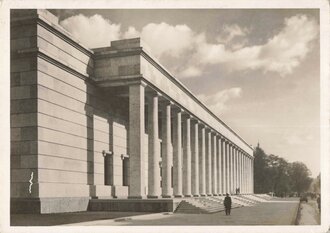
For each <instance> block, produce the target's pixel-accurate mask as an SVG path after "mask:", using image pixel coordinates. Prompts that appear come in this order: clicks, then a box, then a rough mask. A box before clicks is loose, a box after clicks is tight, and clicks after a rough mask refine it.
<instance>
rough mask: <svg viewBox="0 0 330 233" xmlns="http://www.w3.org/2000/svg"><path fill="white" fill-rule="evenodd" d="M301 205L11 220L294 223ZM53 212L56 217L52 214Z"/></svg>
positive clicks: (16, 219)
mask: <svg viewBox="0 0 330 233" xmlns="http://www.w3.org/2000/svg"><path fill="white" fill-rule="evenodd" d="M298 206H299V200H298V199H297V198H281V199H274V200H270V201H267V202H262V203H259V204H257V205H254V206H249V207H241V208H237V209H232V213H231V215H230V216H226V215H225V213H224V212H223V211H222V212H217V213H213V214H177V213H174V214H173V213H152V214H151V213H132V212H130V213H128V212H126V213H125V212H93V213H90V212H82V213H76V214H74V213H70V214H69V213H67V214H49V215H48V216H47V217H43V216H42V217H41V216H40V215H39V216H34V218H33V217H32V218H31V217H30V216H29V215H28V216H27V215H25V219H24V221H22V220H23V219H22V218H23V217H24V216H19V215H12V219H11V220H12V221H11V223H12V225H21V226H22V223H23V222H24V224H25V225H35V224H38V222H39V223H40V224H42V225H47V223H48V225H62V224H64V225H77V226H148V225H152V226H154V225H158V226H166V225H174V226H175V225H176V226H178V225H191V226H198V225H294V224H295V221H296V216H297V210H298ZM53 216H56V217H55V218H52V217H53ZM29 218H30V219H29ZM38 218H39V219H38ZM42 218H43V219H42ZM61 218H62V220H61V221H60V219H61ZM31 219H32V221H31ZM56 219H57V220H56ZM78 220H80V221H78ZM40 221H42V222H40ZM24 224H23V225H24ZM40 226H41V225H40Z"/></svg>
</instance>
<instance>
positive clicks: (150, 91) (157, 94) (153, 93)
mask: <svg viewBox="0 0 330 233" xmlns="http://www.w3.org/2000/svg"><path fill="white" fill-rule="evenodd" d="M145 95H146V97H147V98H152V97H160V96H162V94H161V93H160V92H158V91H156V90H154V89H151V88H150V89H149V88H148V90H147V91H146V92H145Z"/></svg>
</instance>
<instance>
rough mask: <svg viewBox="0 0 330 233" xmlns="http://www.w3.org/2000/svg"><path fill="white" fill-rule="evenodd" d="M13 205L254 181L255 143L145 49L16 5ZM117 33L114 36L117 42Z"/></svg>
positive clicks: (198, 191) (73, 207) (40, 207)
mask: <svg viewBox="0 0 330 233" xmlns="http://www.w3.org/2000/svg"><path fill="white" fill-rule="evenodd" d="M10 39H11V210H12V211H13V212H41V213H52V212H68V211H82V210H86V208H87V205H88V202H89V200H90V199H91V198H100V199H102V198H103V199H108V198H118V199H120V198H132V199H136V198H138V199H144V198H153V199H154V198H173V197H182V196H187V197H189V196H205V195H223V194H225V193H227V192H228V193H235V190H236V189H237V188H239V189H240V192H241V193H252V192H253V156H252V154H253V149H252V148H251V147H250V146H249V145H248V144H247V143H246V142H245V141H244V140H243V139H242V138H240V137H239V136H238V135H237V134H236V133H235V132H234V131H233V130H232V129H230V128H229V127H228V126H227V125H226V124H225V123H224V122H222V121H221V120H220V119H219V118H217V117H216V116H215V115H214V114H213V113H212V112H211V111H210V110H209V109H208V108H207V107H206V106H205V105H203V104H202V103H201V102H200V101H199V100H198V99H197V98H196V97H195V96H194V95H193V94H192V93H191V92H190V91H189V90H188V89H187V88H186V87H185V86H184V85H183V84H181V83H180V82H179V81H178V80H177V79H175V78H174V77H173V76H172V75H171V74H170V73H169V72H168V71H166V70H165V68H163V67H162V66H161V65H160V64H159V63H158V62H157V61H156V59H154V58H153V57H152V56H151V55H150V54H149V53H147V52H146V51H145V50H144V45H143V42H142V41H141V40H140V39H139V38H136V39H128V40H121V41H113V42H111V46H109V47H106V48H98V49H94V50H91V49H89V48H87V47H85V46H84V45H82V44H80V43H79V42H77V41H76V40H75V39H74V38H73V37H72V36H71V35H70V34H69V33H68V32H66V31H65V30H64V29H63V28H62V27H61V26H59V24H58V19H57V18H56V17H55V16H54V15H52V14H51V13H49V12H48V11H46V10H12V12H11V35H10ZM109 43H110V42H109Z"/></svg>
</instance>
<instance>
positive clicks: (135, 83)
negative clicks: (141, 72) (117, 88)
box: [128, 79, 148, 87]
mask: <svg viewBox="0 0 330 233" xmlns="http://www.w3.org/2000/svg"><path fill="white" fill-rule="evenodd" d="M139 85H140V86H143V87H146V86H148V83H146V82H145V81H144V80H142V79H139V80H135V81H133V82H130V83H129V84H128V86H139Z"/></svg>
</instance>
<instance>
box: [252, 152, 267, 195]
mask: <svg viewBox="0 0 330 233" xmlns="http://www.w3.org/2000/svg"><path fill="white" fill-rule="evenodd" d="M269 179H270V174H269V169H268V162H267V155H266V154H265V152H264V151H263V150H262V149H261V148H260V147H257V148H256V149H255V151H254V192H255V193H268V192H269V191H270V183H269Z"/></svg>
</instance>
